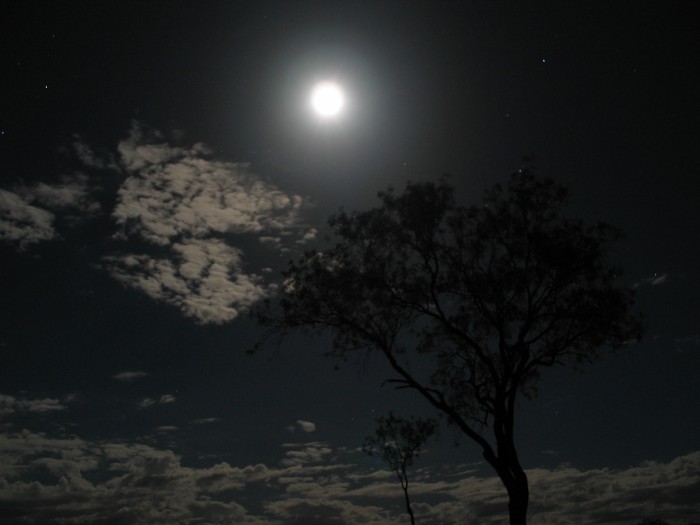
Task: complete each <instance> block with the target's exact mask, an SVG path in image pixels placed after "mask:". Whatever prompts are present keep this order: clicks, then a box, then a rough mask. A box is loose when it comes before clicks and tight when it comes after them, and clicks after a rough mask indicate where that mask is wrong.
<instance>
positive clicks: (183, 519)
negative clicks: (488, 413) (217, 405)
mask: <svg viewBox="0 0 700 525" xmlns="http://www.w3.org/2000/svg"><path fill="white" fill-rule="evenodd" d="M166 397H168V396H166ZM0 401H2V403H0V404H2V405H3V407H4V408H3V410H1V411H0V423H2V426H0V428H1V429H2V430H0V456H1V457H3V462H2V464H0V517H2V518H3V523H7V524H9V525H15V524H17V525H18V524H20V523H28V522H29V523H32V522H35V523H39V522H40V523H45V524H47V525H57V524H59V523H61V524H64V525H65V524H68V525H71V524H79V523H86V522H91V523H130V524H166V523H167V524H177V523H182V524H184V523H193V522H206V523H219V524H241V523H242V524H248V525H253V524H255V525H263V524H265V525H291V524H293V523H297V524H298V523H305V524H306V523H311V524H313V523H324V524H336V525H359V524H370V525H380V524H397V525H398V524H400V523H405V520H406V517H405V515H404V508H403V499H402V498H403V496H402V493H401V489H400V487H399V484H398V482H397V481H396V480H395V478H394V474H393V473H392V472H390V471H388V470H384V469H383V468H382V465H381V463H380V461H379V460H377V462H376V465H374V466H373V467H371V466H368V465H367V463H366V461H363V460H362V459H361V457H363V458H364V456H362V454H361V452H359V451H358V450H357V449H353V450H350V449H346V448H342V447H336V446H333V444H331V443H329V442H326V441H303V442H295V443H281V444H280V449H279V450H280V457H279V459H278V461H277V464H273V465H269V464H268V465H266V464H262V463H258V464H249V465H244V466H233V465H231V464H229V463H226V462H222V463H217V464H213V465H210V466H198V467H195V466H191V465H188V464H187V462H186V460H184V459H183V458H182V457H181V456H179V455H178V454H176V453H175V452H173V451H172V450H169V449H167V448H158V447H156V446H153V445H150V444H145V443H138V442H123V441H115V440H96V439H92V440H90V439H83V438H81V437H80V436H78V435H75V434H68V433H65V431H64V432H63V433H59V434H55V435H48V434H46V433H41V432H36V431H32V430H28V429H23V430H16V429H15V428H14V424H13V420H14V418H15V417H16V416H17V417H19V416H20V415H21V414H19V412H22V411H24V412H27V411H30V412H34V413H37V414H40V413H46V412H53V411H55V410H63V409H65V406H64V405H62V404H60V403H59V402H58V401H57V400H54V399H21V400H18V399H16V398H14V397H13V396H0ZM173 401H174V399H173ZM162 402H170V399H169V398H168V399H164V400H163V399H162ZM179 431H180V430H179V429H178V427H175V426H160V427H156V428H154V432H155V433H157V434H158V433H159V434H162V433H164V432H167V433H170V434H172V433H177V432H179ZM365 459H366V458H365ZM200 464H201V463H200ZM527 473H528V477H529V479H530V490H531V504H530V513H529V516H530V518H529V522H530V523H532V524H533V525H554V524H556V525H574V524H580V523H590V524H597V525H615V524H634V523H637V522H639V521H641V520H642V519H644V518H659V519H664V520H668V521H670V522H672V523H673V522H674V520H676V521H678V520H682V521H683V523H686V522H689V521H691V520H697V518H698V516H700V502H698V501H697V494H698V491H699V490H700V451H697V452H693V453H690V454H687V455H684V456H681V457H678V458H675V459H673V460H671V461H669V462H666V463H663V462H654V461H647V462H644V463H641V464H639V465H635V466H631V467H628V468H623V469H609V468H599V469H579V468H575V467H573V466H567V465H562V466H560V467H558V468H554V469H545V468H535V469H529V470H528V471H527ZM409 476H410V480H411V488H410V492H411V498H412V501H413V507H414V511H415V514H416V519H417V520H418V522H419V523H421V524H423V525H441V524H444V523H480V524H485V525H496V524H498V523H502V522H503V520H504V519H505V518H506V515H507V497H506V493H505V490H504V489H503V487H502V486H501V483H500V481H499V480H498V479H497V478H496V477H495V476H484V475H483V474H481V473H480V470H479V469H478V468H475V465H444V466H442V467H439V466H438V467H429V468H420V466H419V465H417V466H416V467H415V468H414V469H413V470H412V471H411V472H410V473H409ZM38 480H41V481H38Z"/></svg>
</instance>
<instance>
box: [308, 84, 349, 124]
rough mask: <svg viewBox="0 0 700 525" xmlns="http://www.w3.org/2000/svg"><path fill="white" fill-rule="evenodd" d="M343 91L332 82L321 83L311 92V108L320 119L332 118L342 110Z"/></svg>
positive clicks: (343, 102)
mask: <svg viewBox="0 0 700 525" xmlns="http://www.w3.org/2000/svg"><path fill="white" fill-rule="evenodd" d="M344 105H345V97H344V96H343V90H342V89H340V86H339V85H338V84H336V83H334V82H321V83H320V84H317V85H316V87H314V89H313V91H312V92H311V107H312V108H313V109H314V111H315V112H316V113H317V114H318V115H320V116H322V117H334V116H336V115H337V114H338V113H340V111H341V110H342V109H343V106H344Z"/></svg>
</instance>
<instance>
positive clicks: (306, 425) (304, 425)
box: [287, 419, 316, 433]
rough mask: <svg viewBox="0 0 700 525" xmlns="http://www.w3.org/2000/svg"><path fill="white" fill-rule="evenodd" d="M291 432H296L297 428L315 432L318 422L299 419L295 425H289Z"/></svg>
mask: <svg viewBox="0 0 700 525" xmlns="http://www.w3.org/2000/svg"><path fill="white" fill-rule="evenodd" d="M287 429H288V430H289V431H290V432H294V431H295V430H296V429H300V430H301V431H303V432H309V433H310V432H315V431H316V424H315V423H312V422H311V421H304V420H303V419H297V421H296V423H295V424H294V425H290V426H289V427H287Z"/></svg>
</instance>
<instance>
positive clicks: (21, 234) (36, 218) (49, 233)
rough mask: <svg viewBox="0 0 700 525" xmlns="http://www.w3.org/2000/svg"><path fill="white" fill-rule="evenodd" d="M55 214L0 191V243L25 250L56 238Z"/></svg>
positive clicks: (7, 192) (9, 193)
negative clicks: (7, 243) (15, 245)
mask: <svg viewBox="0 0 700 525" xmlns="http://www.w3.org/2000/svg"><path fill="white" fill-rule="evenodd" d="M53 221H54V214H53V213H51V212H49V211H47V210H44V209H42V208H38V207H36V206H32V205H31V204H29V203H28V202H27V201H26V200H24V199H23V198H22V197H20V196H19V195H17V194H16V193H13V192H11V191H6V190H2V189H0V241H5V242H11V243H15V244H17V245H18V247H19V248H20V249H25V248H27V246H29V245H31V244H36V243H39V242H41V241H48V240H51V239H53V238H55V237H56V230H54V227H53Z"/></svg>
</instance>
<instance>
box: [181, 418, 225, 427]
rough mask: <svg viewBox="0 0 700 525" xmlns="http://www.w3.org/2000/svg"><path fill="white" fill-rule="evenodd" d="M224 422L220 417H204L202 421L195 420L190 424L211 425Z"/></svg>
mask: <svg viewBox="0 0 700 525" xmlns="http://www.w3.org/2000/svg"><path fill="white" fill-rule="evenodd" d="M220 421H223V420H222V419H221V418H220V417H203V418H201V419H193V420H192V421H190V422H189V424H190V425H210V424H211V423H219V422H220Z"/></svg>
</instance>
